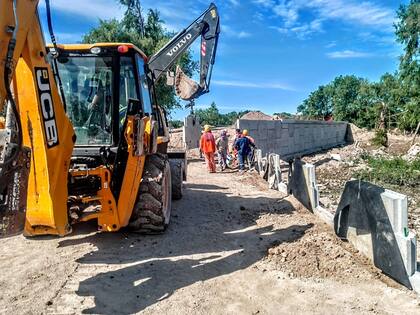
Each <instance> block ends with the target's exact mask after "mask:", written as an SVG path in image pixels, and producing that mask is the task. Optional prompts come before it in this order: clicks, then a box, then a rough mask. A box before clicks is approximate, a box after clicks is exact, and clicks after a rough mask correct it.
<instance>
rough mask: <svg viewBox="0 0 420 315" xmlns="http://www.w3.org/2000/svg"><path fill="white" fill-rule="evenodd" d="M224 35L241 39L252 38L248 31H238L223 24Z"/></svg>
mask: <svg viewBox="0 0 420 315" xmlns="http://www.w3.org/2000/svg"><path fill="white" fill-rule="evenodd" d="M222 34H225V35H226V36H229V37H236V38H239V39H242V38H247V37H250V36H251V35H252V34H251V33H249V32H246V31H237V30H235V29H233V28H232V27H230V26H229V25H223V24H222Z"/></svg>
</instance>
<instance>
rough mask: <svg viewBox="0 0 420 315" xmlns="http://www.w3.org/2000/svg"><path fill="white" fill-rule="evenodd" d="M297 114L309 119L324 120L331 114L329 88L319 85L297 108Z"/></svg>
mask: <svg viewBox="0 0 420 315" xmlns="http://www.w3.org/2000/svg"><path fill="white" fill-rule="evenodd" d="M297 111H298V113H301V114H302V115H304V116H308V117H310V118H316V119H319V118H324V117H326V116H328V115H331V113H332V98H331V87H330V86H324V85H321V86H320V87H318V89H317V90H316V91H314V92H312V93H311V94H310V95H309V97H308V98H307V99H306V100H304V101H303V103H302V104H301V105H299V106H298V108H297Z"/></svg>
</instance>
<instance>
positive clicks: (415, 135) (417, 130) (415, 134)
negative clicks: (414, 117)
mask: <svg viewBox="0 0 420 315" xmlns="http://www.w3.org/2000/svg"><path fill="white" fill-rule="evenodd" d="M419 129H420V121H419V123H418V124H417V128H416V131H415V132H414V136H413V141H411V145H413V144H414V142H415V141H416V137H417V134H418V132H419Z"/></svg>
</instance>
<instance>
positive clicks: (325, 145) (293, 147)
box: [237, 119, 348, 160]
mask: <svg viewBox="0 0 420 315" xmlns="http://www.w3.org/2000/svg"><path fill="white" fill-rule="evenodd" d="M237 127H238V128H240V129H242V130H243V129H247V130H248V131H249V134H250V136H251V137H253V138H254V139H255V142H256V145H257V147H258V148H259V149H261V150H262V154H263V155H266V154H269V153H276V154H279V155H280V158H281V159H283V160H289V159H292V158H295V157H300V156H302V155H304V154H311V153H314V152H317V151H320V150H324V149H329V148H332V147H335V146H339V145H343V144H345V143H346V139H347V136H348V135H347V130H348V123H346V122H324V121H309V120H308V121H306V120H284V121H280V120H245V119H239V120H238V121H237Z"/></svg>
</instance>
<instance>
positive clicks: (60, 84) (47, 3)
mask: <svg viewBox="0 0 420 315" xmlns="http://www.w3.org/2000/svg"><path fill="white" fill-rule="evenodd" d="M45 8H46V11H47V24H48V32H49V33H50V37H51V43H52V44H53V46H54V53H52V54H51V55H52V58H53V63H54V66H53V67H52V69H53V72H54V77H55V78H56V80H57V83H58V88H59V90H60V95H61V100H62V101H63V106H64V110H66V109H67V104H66V98H65V96H64V89H63V82H62V81H61V77H60V74H59V72H58V65H57V57H58V47H57V40H56V38H55V35H54V30H53V25H52V18H51V7H50V0H45Z"/></svg>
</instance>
